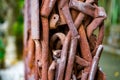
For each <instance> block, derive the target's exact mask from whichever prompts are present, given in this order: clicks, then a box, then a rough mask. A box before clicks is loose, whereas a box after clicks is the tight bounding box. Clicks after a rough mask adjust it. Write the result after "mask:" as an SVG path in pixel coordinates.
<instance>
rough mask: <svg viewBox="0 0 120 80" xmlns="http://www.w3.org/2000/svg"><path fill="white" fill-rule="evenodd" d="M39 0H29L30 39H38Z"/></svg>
mask: <svg viewBox="0 0 120 80" xmlns="http://www.w3.org/2000/svg"><path fill="white" fill-rule="evenodd" d="M39 27H40V26H39V0H31V33H32V39H40V28H39Z"/></svg>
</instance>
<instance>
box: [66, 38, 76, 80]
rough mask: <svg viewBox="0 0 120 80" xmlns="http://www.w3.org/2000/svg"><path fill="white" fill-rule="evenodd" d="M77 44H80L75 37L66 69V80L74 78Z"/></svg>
mask: <svg viewBox="0 0 120 80" xmlns="http://www.w3.org/2000/svg"><path fill="white" fill-rule="evenodd" d="M77 43H78V38H77V37H74V38H73V39H72V40H71V46H70V52H69V57H68V63H67V67H66V73H65V80H70V79H71V76H72V69H73V65H74V61H75V54H76V49H77Z"/></svg>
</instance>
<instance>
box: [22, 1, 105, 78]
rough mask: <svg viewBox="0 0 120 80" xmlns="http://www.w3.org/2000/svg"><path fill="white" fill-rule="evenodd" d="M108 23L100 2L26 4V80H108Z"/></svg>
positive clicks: (40, 2)
mask: <svg viewBox="0 0 120 80" xmlns="http://www.w3.org/2000/svg"><path fill="white" fill-rule="evenodd" d="M105 19H106V13H105V11H104V9H103V8H102V7H98V0H25V8H24V20H25V27H24V61H25V80H106V77H105V75H104V73H103V72H102V71H101V70H100V68H99V67H98V63H99V59H100V55H101V52H102V49H103V45H101V44H102V41H103V37H104V20H105ZM98 28H99V29H98ZM94 31H97V32H96V33H94Z"/></svg>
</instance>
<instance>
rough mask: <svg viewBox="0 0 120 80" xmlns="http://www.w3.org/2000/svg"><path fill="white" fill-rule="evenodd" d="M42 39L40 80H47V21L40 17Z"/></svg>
mask: <svg viewBox="0 0 120 80" xmlns="http://www.w3.org/2000/svg"><path fill="white" fill-rule="evenodd" d="M41 20H42V29H43V34H42V36H43V38H42V80H48V66H49V25H48V19H47V18H44V17H41Z"/></svg>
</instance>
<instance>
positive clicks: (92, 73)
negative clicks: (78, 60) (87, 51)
mask: <svg viewBox="0 0 120 80" xmlns="http://www.w3.org/2000/svg"><path fill="white" fill-rule="evenodd" d="M102 50H103V46H102V45H99V47H98V50H97V52H96V55H95V56H94V58H93V61H92V66H91V70H90V74H89V77H88V80H94V78H95V75H96V72H97V68H98V63H99V59H100V56H101V52H102Z"/></svg>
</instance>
